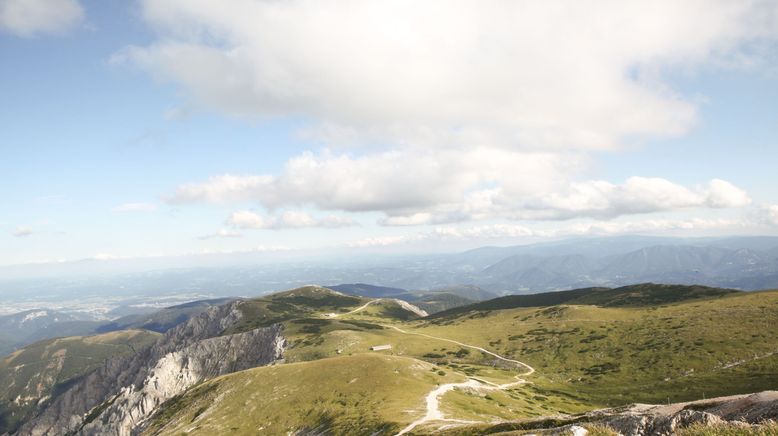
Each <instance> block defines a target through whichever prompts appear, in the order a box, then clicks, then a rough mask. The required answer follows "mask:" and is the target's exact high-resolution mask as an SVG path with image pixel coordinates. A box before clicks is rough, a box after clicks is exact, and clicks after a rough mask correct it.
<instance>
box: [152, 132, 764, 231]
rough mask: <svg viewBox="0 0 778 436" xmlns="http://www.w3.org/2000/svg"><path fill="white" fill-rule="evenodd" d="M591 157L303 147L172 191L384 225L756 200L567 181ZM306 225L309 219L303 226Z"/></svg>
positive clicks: (183, 199) (722, 185)
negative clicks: (253, 168) (258, 171)
mask: <svg viewBox="0 0 778 436" xmlns="http://www.w3.org/2000/svg"><path fill="white" fill-rule="evenodd" d="M585 163H586V159H585V158H584V157H581V156H580V155H576V154H560V153H537V152H525V151H513V150H506V149H500V148H485V147H477V148H473V149H470V150H464V151H462V150H432V151H421V150H409V149H406V150H395V151H390V152H379V153H374V154H368V155H365V156H360V157H351V156H348V155H333V154H331V153H324V154H322V155H316V154H313V153H305V154H302V155H300V156H297V157H295V158H292V159H291V160H290V161H289V162H288V163H287V165H286V167H285V168H284V170H283V171H282V173H281V174H279V175H277V176H271V175H261V176H251V175H246V176H238V175H223V176H216V177H211V178H210V179H208V180H206V181H204V182H199V183H189V184H185V185H182V186H180V187H179V188H178V189H177V190H176V192H175V193H174V194H173V195H172V196H170V197H169V198H167V201H168V202H170V203H175V204H182V203H194V202H212V203H224V202H247V201H248V202H256V203H259V204H261V205H262V206H263V207H266V208H268V209H270V210H274V209H277V208H281V207H289V206H312V207H315V208H318V209H320V210H337V211H345V212H382V213H384V214H385V215H386V216H385V218H383V219H382V220H381V221H380V224H382V225H388V226H404V225H426V224H445V223H452V222H459V221H470V220H483V219H490V218H507V219H514V220H560V219H570V218H576V217H595V218H608V219H610V218H614V217H618V216H621V215H630V214H640V213H653V212H661V211H672V210H679V209H687V208H728V207H741V206H745V205H747V204H749V203H750V201H751V200H750V198H749V196H748V194H747V193H746V192H745V191H743V190H742V189H740V188H738V187H736V186H734V185H733V184H731V183H729V182H727V181H724V180H719V179H714V180H711V181H710V182H708V183H707V184H705V185H702V186H696V187H685V186H682V185H679V184H676V183H673V182H671V181H669V180H666V179H662V178H649V177H631V178H629V179H627V180H626V181H625V182H624V183H622V184H614V183H610V182H607V181H602V180H590V181H582V182H571V181H570V180H569V177H570V175H571V174H574V173H576V172H577V171H578V170H579V168H581V167H582V166H584V165H585ZM247 220H249V221H252V220H253V223H252V224H251V225H252V226H254V227H257V228H271V227H272V226H274V225H276V223H277V222H278V220H277V219H274V218H265V217H260V216H257V215H256V214H252V215H251V218H247ZM268 220H269V222H266V221H268ZM260 221H261V222H260ZM290 221H291V218H290ZM303 221H304V220H303ZM233 224H235V223H233ZM303 226H312V225H309V224H306V225H298V226H297V227H303ZM287 227H294V225H288V226H287Z"/></svg>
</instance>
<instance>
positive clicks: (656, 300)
mask: <svg viewBox="0 0 778 436" xmlns="http://www.w3.org/2000/svg"><path fill="white" fill-rule="evenodd" d="M739 292H740V291H737V290H734V289H721V288H713V287H708V286H698V285H692V286H686V285H663V284H655V283H641V284H638V285H630V286H622V287H619V288H606V287H592V288H581V289H573V290H570V291H557V292H544V293H540V294H529V295H508V296H505V297H499V298H495V299H492V300H487V301H481V302H478V303H473V304H470V305H466V306H460V307H456V308H453V309H449V310H446V311H443V312H439V313H437V314H435V315H432V316H430V318H440V317H448V316H456V315H459V314H461V313H466V312H471V311H488V310H505V309H515V308H520V307H544V306H556V305H560V304H585V305H594V306H600V307H642V306H656V305H661V304H671V303H678V302H681V301H689V300H697V299H704V298H718V297H723V296H726V295H731V294H736V293H739Z"/></svg>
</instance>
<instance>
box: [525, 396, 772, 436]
mask: <svg viewBox="0 0 778 436" xmlns="http://www.w3.org/2000/svg"><path fill="white" fill-rule="evenodd" d="M556 419H558V420H561V421H565V420H566V421H568V422H574V424H569V425H566V426H562V427H558V428H556V429H553V430H550V431H549V430H547V431H543V432H542V433H544V434H552V435H555V434H560V435H561V434H570V432H571V429H572V428H573V427H576V428H582V427H581V426H582V425H585V423H593V424H600V425H604V426H607V427H608V428H610V429H612V430H614V431H615V432H617V433H618V434H621V435H624V436H672V435H674V434H675V433H676V431H677V430H678V429H680V428H685V427H689V426H692V425H702V426H717V425H734V426H738V427H751V426H755V425H760V424H763V423H765V422H774V421H776V420H778V391H764V392H759V393H756V394H747V395H733V396H729V397H719V398H713V399H708V400H701V401H692V402H688V403H675V404H669V405H650V404H633V405H630V406H625V407H619V408H614V409H602V410H596V411H593V412H589V413H585V414H582V415H575V416H568V417H557V418H556ZM536 428H542V427H536ZM583 434H585V433H583Z"/></svg>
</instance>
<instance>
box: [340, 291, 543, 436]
mask: <svg viewBox="0 0 778 436" xmlns="http://www.w3.org/2000/svg"><path fill="white" fill-rule="evenodd" d="M380 301H397V302H398V303H399V302H400V301H401V300H394V299H386V298H378V299H375V300H371V301H368V302H367V303H365V304H363V305H362V306H359V307H357V308H356V309H354V310H352V311H350V312H346V313H341V314H332V315H331V316H330V317H331V318H338V317H340V316H343V315H350V314H354V313H357V312H360V311H362V310H365V309H366V308H367V307H368V306H370V305H371V304H374V303H378V302H380ZM406 304H407V303H406ZM401 305H402V304H401ZM408 306H410V304H408ZM402 307H403V308H405V309H406V310H410V311H412V312H414V313H417V314H418V312H416V311H415V310H413V309H410V308H408V307H405V305H402ZM413 307H414V308H415V306H413ZM424 315H425V316H426V312H425V313H424ZM381 326H382V327H385V328H390V329H393V330H395V331H397V332H399V333H402V334H404V335H416V336H422V337H425V338H428V339H433V340H436V341H443V342H449V343H452V344H456V345H459V346H460V347H465V348H471V349H473V350H478V351H480V352H482V353H484V354H488V355H490V356H492V357H495V358H497V359H499V360H502V361H504V362H508V363H511V364H514V365H518V366H520V367H523V368H525V369H526V372H525V373H523V374H520V375H517V376H515V378H516V381H515V382H512V383H505V384H501V385H498V384H496V383H492V382H489V381H486V380H480V379H476V378H468V380H467V381H464V382H459V383H446V384H442V385H440V386H438V387H436V388H435V389H433V390H432V392H430V393H429V394H427V397H426V399H425V401H426V407H427V413H425V414H424V416H422V417H421V418H419V419H417V420H416V421H413V422H412V423H410V424H408V426H407V427H405V428H404V429H402V430H401V431H400V432H399V433H397V435H395V436H402V435H404V434H407V433H408V432H410V431H412V430H413V429H414V428H416V427H418V426H420V425H422V424H425V423H427V422H432V421H438V422H450V423H456V424H477V423H478V421H467V420H463V419H453V418H446V417H445V416H444V415H443V412H441V411H440V397H442V396H443V395H444V394H445V393H446V392H450V391H453V390H454V389H457V388H460V389H466V388H469V389H477V390H481V391H501V390H505V389H510V388H512V387H514V386H518V385H521V384H524V383H526V382H527V381H526V380H524V379H522V378H521V377H524V376H528V375H530V374H532V373H534V372H535V368H533V367H531V366H529V365H527V364H526V363H524V362H521V361H518V360H514V359H509V358H507V357H505V356H500V355H499V354H497V353H495V352H493V351H489V350H487V349H485V348H482V347H478V346H475V345H470V344H465V343H464V342H459V341H455V340H453V339H448V338H441V337H438V336H432V335H428V334H426V333H416V332H409V331H406V330H403V329H401V328H399V327H397V326H393V325H387V324H381Z"/></svg>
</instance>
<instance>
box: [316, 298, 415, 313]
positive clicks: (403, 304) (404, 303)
mask: <svg viewBox="0 0 778 436" xmlns="http://www.w3.org/2000/svg"><path fill="white" fill-rule="evenodd" d="M382 301H390V302H393V303H397V304H399V305H400V307H402V308H403V309H405V310H407V311H409V312H413V313H415V314H416V315H419V316H421V317H425V316H427V315H429V314H428V313H427V312H426V311H424V310H422V309H419V308H418V307H416V306H414V305H413V304H411V303H408V302H407V301H403V300H399V299H397V298H376V299H375V300H370V301H368V302H367V303H365V304H363V305H361V306H359V307H357V308H356V309H354V310H352V311H349V312H346V313H331V314H329V315H327V317H328V318H340V317H341V316H343V315H351V314H354V313H357V312H361V311H363V310H365V309H367V306H370V305H371V304H374V303H380V302H382Z"/></svg>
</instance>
